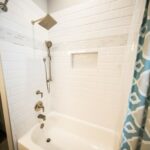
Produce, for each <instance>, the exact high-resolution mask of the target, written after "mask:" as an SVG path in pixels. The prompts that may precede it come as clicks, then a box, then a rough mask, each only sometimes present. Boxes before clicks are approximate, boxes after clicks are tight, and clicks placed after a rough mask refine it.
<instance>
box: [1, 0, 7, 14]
mask: <svg viewBox="0 0 150 150" xmlns="http://www.w3.org/2000/svg"><path fill="white" fill-rule="evenodd" d="M7 3H8V0H4V2H0V9H1V10H2V11H4V12H7V11H8V8H7Z"/></svg>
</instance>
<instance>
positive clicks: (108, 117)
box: [49, 0, 135, 134]
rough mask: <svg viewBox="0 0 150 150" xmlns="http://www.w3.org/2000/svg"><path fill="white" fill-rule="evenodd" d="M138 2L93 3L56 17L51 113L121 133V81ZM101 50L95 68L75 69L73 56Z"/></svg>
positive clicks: (52, 32) (103, 0)
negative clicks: (61, 114) (74, 53)
mask: <svg viewBox="0 0 150 150" xmlns="http://www.w3.org/2000/svg"><path fill="white" fill-rule="evenodd" d="M134 6H135V0H126V1H124V0H107V1H106V0H95V1H88V2H86V3H83V4H80V5H77V6H74V7H71V8H67V9H65V10H61V11H58V12H55V13H53V14H52V16H53V17H54V18H55V19H56V20H57V22H58V24H57V25H56V26H55V27H54V28H52V30H50V32H49V38H50V40H51V41H52V42H53V45H54V47H53V50H52V74H53V84H52V94H51V99H52V109H53V110H55V111H58V112H60V113H64V114H67V115H71V116H73V117H77V118H80V119H83V120H86V121H89V122H92V123H95V124H98V125H100V126H102V127H105V128H109V129H111V130H112V131H114V132H117V133H118V134H120V127H121V125H122V123H123V114H124V107H125V102H126V101H127V100H125V99H124V98H123V95H124V91H123V85H124V84H123V79H124V70H125V66H124V65H125V63H126V62H127V61H128V60H127V59H125V58H127V57H126V55H127V41H128V35H129V31H130V27H131V21H132V17H133V10H134ZM93 49H94V50H96V51H97V52H98V61H97V67H96V68H94V69H91V68H90V67H89V68H88V66H87V67H86V69H84V68H83V69H78V68H72V67H71V57H70V52H72V51H73V52H80V51H91V50H93Z"/></svg>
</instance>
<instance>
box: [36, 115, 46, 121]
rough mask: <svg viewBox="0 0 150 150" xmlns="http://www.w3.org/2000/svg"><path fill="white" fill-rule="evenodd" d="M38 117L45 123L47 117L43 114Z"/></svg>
mask: <svg viewBox="0 0 150 150" xmlns="http://www.w3.org/2000/svg"><path fill="white" fill-rule="evenodd" d="M37 117H38V118H39V119H43V121H45V120H46V116H45V115H43V114H39V115H38V116H37Z"/></svg>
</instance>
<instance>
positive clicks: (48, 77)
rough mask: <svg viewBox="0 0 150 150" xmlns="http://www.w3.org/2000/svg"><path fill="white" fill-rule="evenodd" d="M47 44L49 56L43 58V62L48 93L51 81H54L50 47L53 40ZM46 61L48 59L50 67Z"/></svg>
mask: <svg viewBox="0 0 150 150" xmlns="http://www.w3.org/2000/svg"><path fill="white" fill-rule="evenodd" d="M45 44H46V46H47V57H45V58H43V62H44V65H45V77H46V86H47V91H48V93H50V81H52V75H51V54H50V48H51V47H52V42H51V41H46V42H45ZM46 61H48V67H47V64H46ZM47 70H48V71H47Z"/></svg>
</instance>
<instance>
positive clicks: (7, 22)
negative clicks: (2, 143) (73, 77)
mask: <svg viewBox="0 0 150 150" xmlns="http://www.w3.org/2000/svg"><path fill="white" fill-rule="evenodd" d="M43 15H45V13H44V12H43V11H41V9H40V8H39V7H37V6H36V5H35V4H34V3H33V2H32V1H30V0H21V1H18V0H11V1H9V2H8V12H7V13H3V12H0V56H1V63H2V66H3V72H4V78H5V84H6V92H7V98H8V104H9V110H10V118H11V124H12V129H13V136H14V140H15V142H16V141H17V139H18V138H20V137H21V136H22V135H23V134H25V133H26V132H27V131H28V130H29V129H30V128H31V127H32V126H33V125H34V124H35V123H36V122H37V114H36V113H35V111H34V106H35V103H36V102H37V101H38V100H40V96H37V95H36V94H35V92H36V90H38V89H39V90H41V91H42V92H44V99H43V101H44V103H45V106H46V112H47V110H49V108H48V107H49V103H48V101H47V100H48V95H47V92H46V85H45V71H44V64H43V57H44V56H45V55H46V48H45V44H44V41H45V40H47V39H48V32H47V30H45V29H43V28H41V27H39V26H38V25H35V26H34V27H33V26H32V25H31V20H32V19H37V18H39V17H41V16H43ZM15 144H16V143H15ZM15 146H16V145H15Z"/></svg>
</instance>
